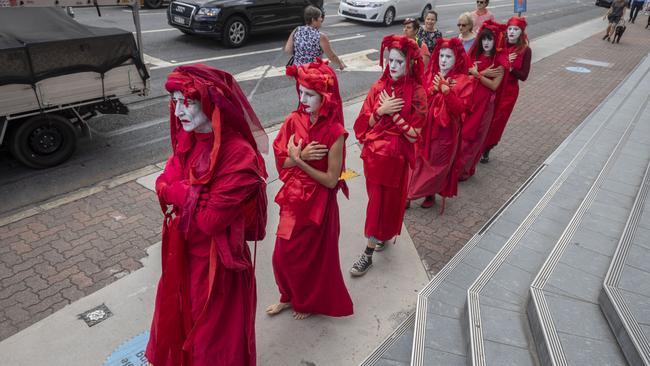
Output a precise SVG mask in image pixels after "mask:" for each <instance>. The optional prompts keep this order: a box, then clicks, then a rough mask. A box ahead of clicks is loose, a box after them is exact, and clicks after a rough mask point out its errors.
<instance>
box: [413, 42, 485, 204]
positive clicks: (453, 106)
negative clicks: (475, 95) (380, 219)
mask: <svg viewBox="0 0 650 366" xmlns="http://www.w3.org/2000/svg"><path fill="white" fill-rule="evenodd" d="M432 57H433V58H432V59H433V60H435V61H433V62H431V63H430V64H429V67H428V68H427V72H426V75H425V80H426V84H425V86H426V88H427V100H428V111H427V123H426V124H425V127H424V129H423V130H422V138H421V139H420V141H419V142H418V144H417V156H416V160H415V166H414V168H413V171H412V173H411V181H410V183H409V190H408V197H409V199H417V198H421V197H425V199H424V202H423V203H422V207H423V208H430V207H432V206H433V205H434V203H435V195H436V194H439V195H441V196H442V197H443V208H442V209H441V212H442V211H444V198H446V197H453V196H455V195H456V194H457V192H458V177H457V174H456V172H457V170H455V169H453V167H454V161H455V159H456V156H457V153H458V150H459V146H460V129H461V126H462V118H463V115H464V114H466V113H468V112H469V111H470V107H471V97H472V91H473V90H472V88H473V86H472V82H471V80H470V78H469V76H468V75H467V73H468V68H469V63H470V61H469V58H468V57H467V54H466V53H465V49H464V48H463V44H462V42H461V41H460V39H458V38H451V39H445V38H442V39H440V40H438V42H437V43H436V49H435V50H434V52H433V56H432Z"/></svg>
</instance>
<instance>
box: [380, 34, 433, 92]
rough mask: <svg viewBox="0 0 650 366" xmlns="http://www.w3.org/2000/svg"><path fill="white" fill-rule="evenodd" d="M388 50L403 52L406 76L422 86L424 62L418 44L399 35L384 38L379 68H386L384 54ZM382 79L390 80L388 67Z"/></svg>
mask: <svg viewBox="0 0 650 366" xmlns="http://www.w3.org/2000/svg"><path fill="white" fill-rule="evenodd" d="M387 48H395V49H398V50H399V51H401V52H402V53H403V54H404V58H406V75H407V76H408V77H412V78H413V79H415V81H416V82H417V83H418V84H420V85H422V83H423V81H424V60H423V59H422V52H420V47H418V43H417V42H416V41H415V40H413V39H411V38H409V37H407V36H401V35H397V34H392V35H389V36H386V37H384V39H383V40H382V41H381V51H380V54H379V66H381V67H382V68H383V67H384V52H385V50H386V49H387ZM382 78H390V70H389V67H388V65H387V66H386V68H385V69H384V74H383V75H382Z"/></svg>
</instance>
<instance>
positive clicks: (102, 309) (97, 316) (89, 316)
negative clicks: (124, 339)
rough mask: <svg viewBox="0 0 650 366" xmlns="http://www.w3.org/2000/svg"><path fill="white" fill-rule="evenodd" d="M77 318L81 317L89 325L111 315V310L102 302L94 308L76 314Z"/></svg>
mask: <svg viewBox="0 0 650 366" xmlns="http://www.w3.org/2000/svg"><path fill="white" fill-rule="evenodd" d="M77 316H78V317H79V319H82V320H83V321H85V322H86V324H87V325H88V326H89V327H92V326H93V325H96V324H99V323H101V322H103V321H104V320H106V319H108V318H110V317H111V316H113V313H112V312H111V310H110V309H109V308H108V307H107V306H106V305H104V304H101V305H99V306H98V307H96V308H92V309H90V310H88V311H86V312H83V313H81V314H79V315H77Z"/></svg>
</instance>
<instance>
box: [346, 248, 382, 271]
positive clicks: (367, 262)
mask: <svg viewBox="0 0 650 366" xmlns="http://www.w3.org/2000/svg"><path fill="white" fill-rule="evenodd" d="M375 250H377V249H375ZM370 267H372V256H371V255H366V254H365V253H363V254H361V257H359V259H358V260H357V261H356V262H355V263H354V264H353V265H352V268H350V274H351V275H352V276H354V277H361V276H363V275H364V274H366V272H368V270H369V269H370Z"/></svg>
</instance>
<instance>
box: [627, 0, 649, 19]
mask: <svg viewBox="0 0 650 366" xmlns="http://www.w3.org/2000/svg"><path fill="white" fill-rule="evenodd" d="M644 3H645V0H632V3H631V4H630V19H629V22H630V23H632V24H634V21H635V20H636V16H637V15H639V12H640V11H641V9H643V4H644Z"/></svg>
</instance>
